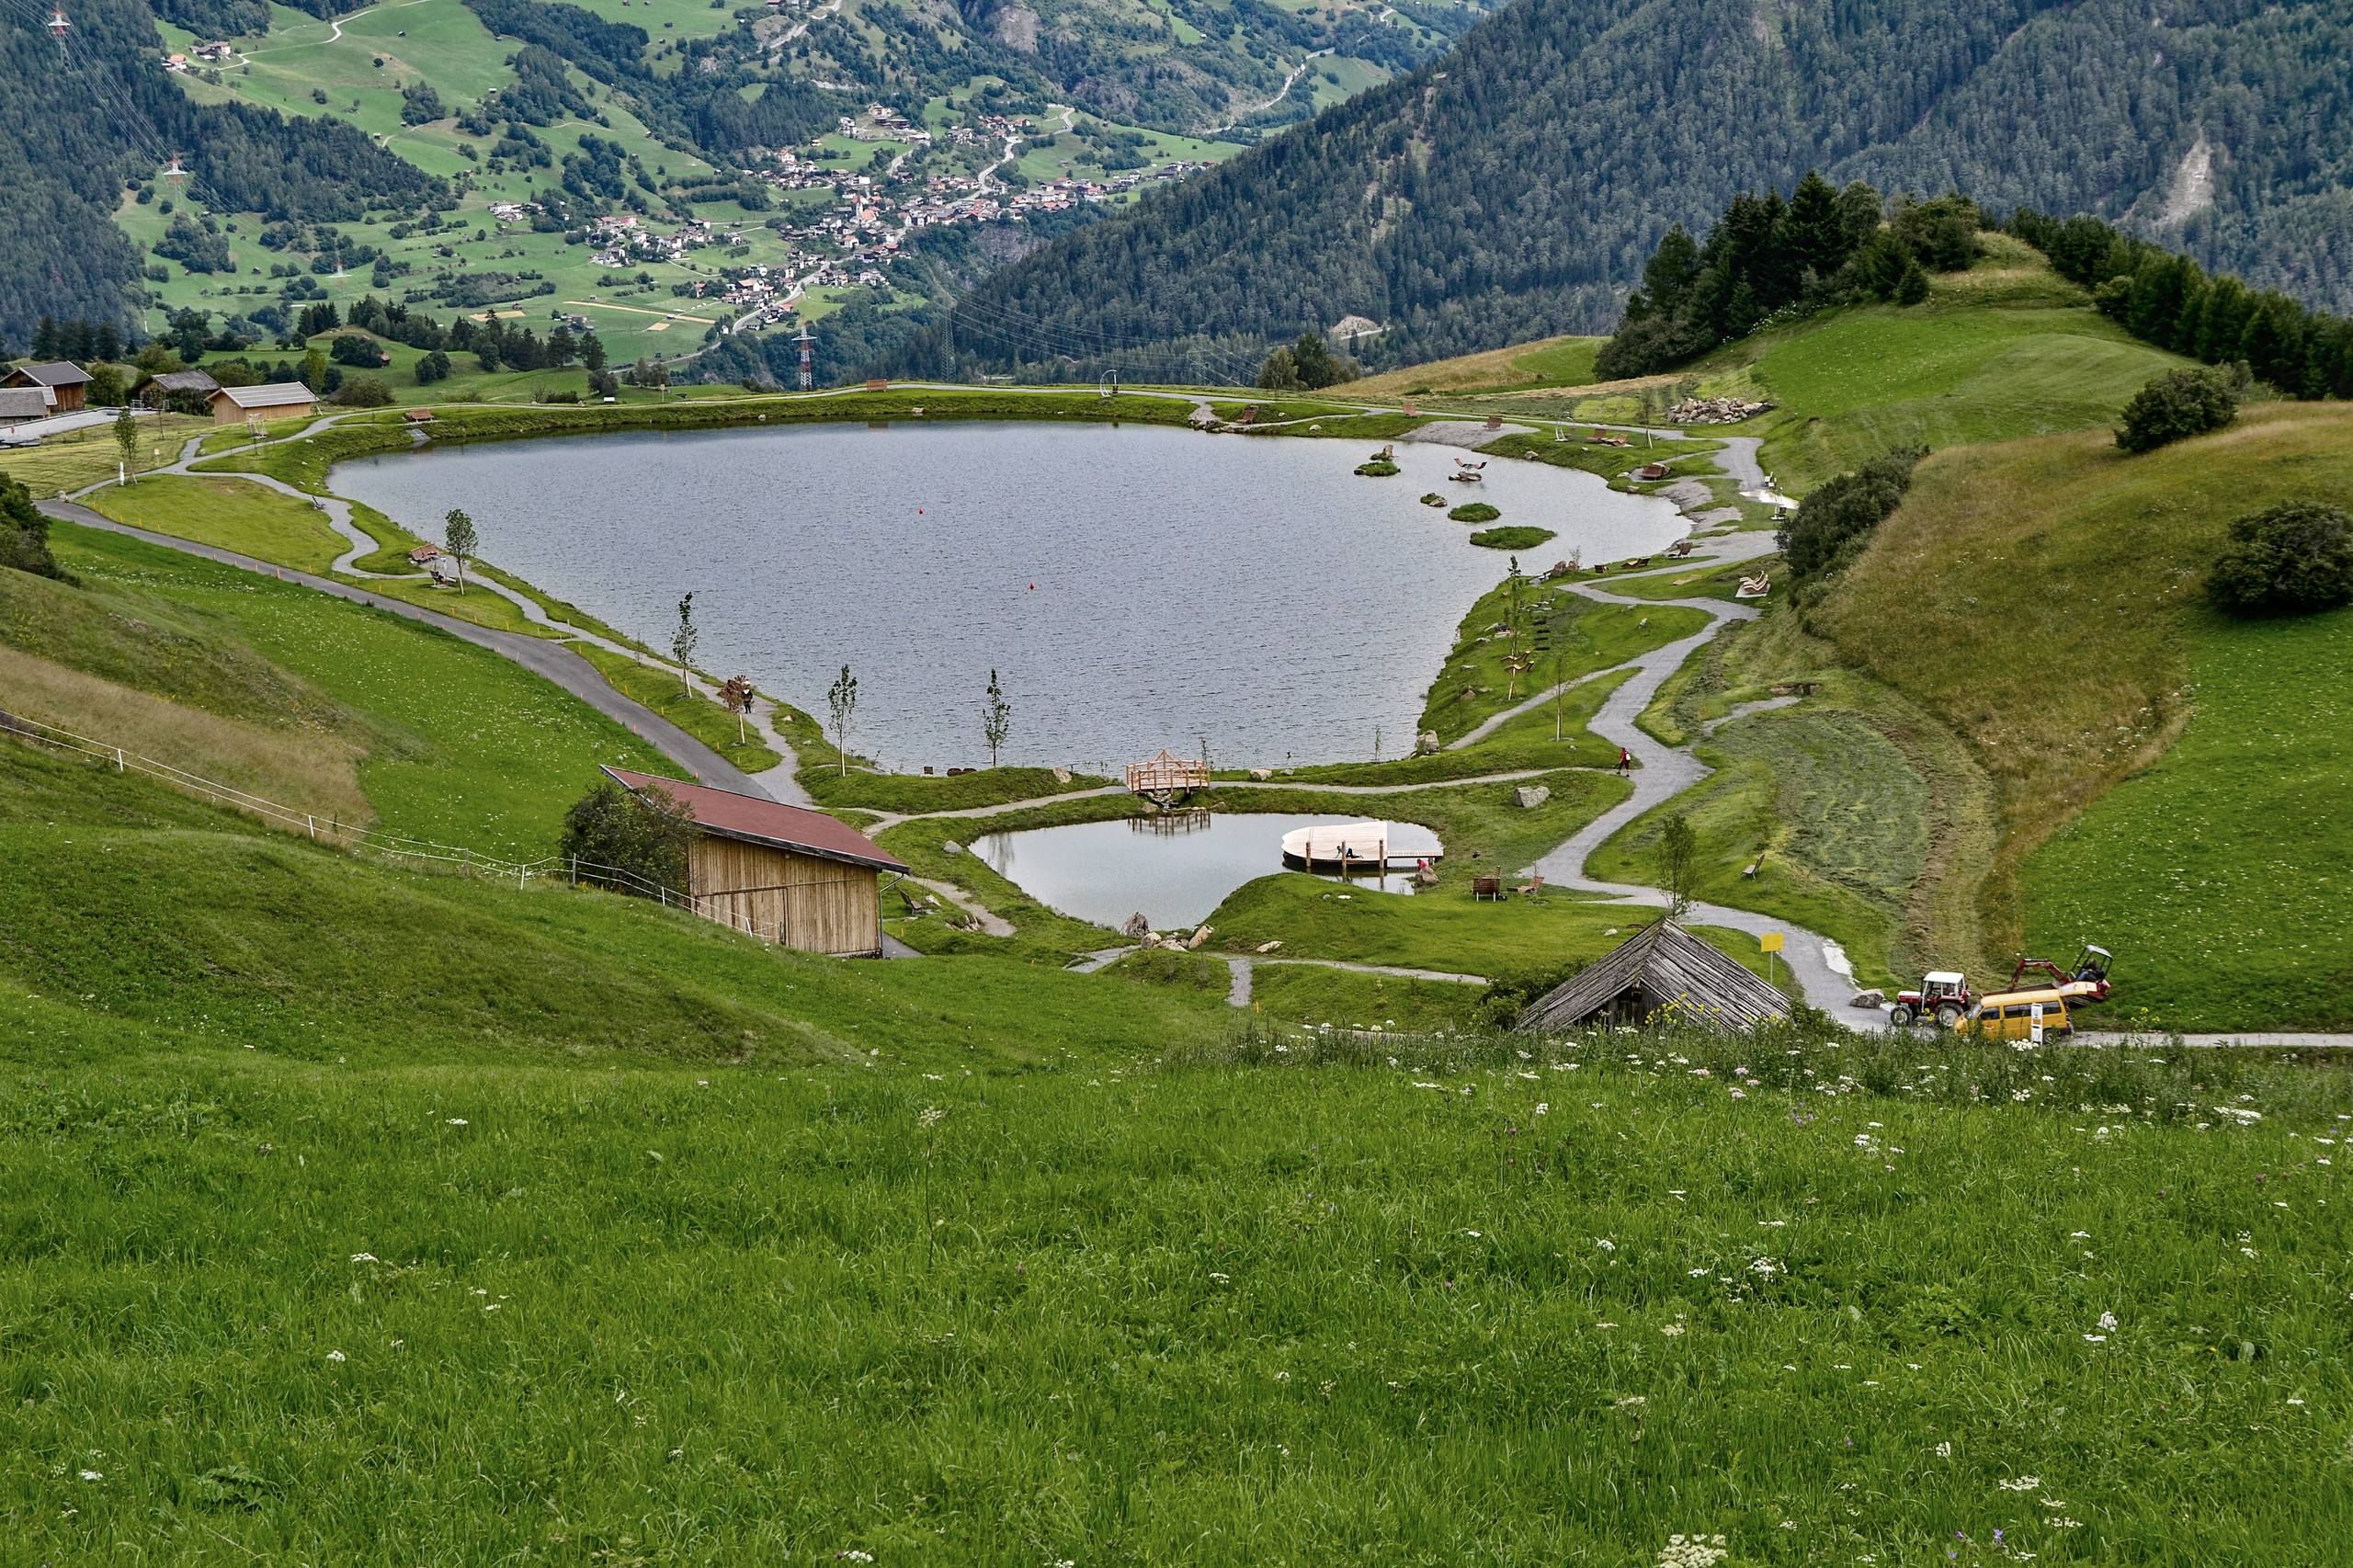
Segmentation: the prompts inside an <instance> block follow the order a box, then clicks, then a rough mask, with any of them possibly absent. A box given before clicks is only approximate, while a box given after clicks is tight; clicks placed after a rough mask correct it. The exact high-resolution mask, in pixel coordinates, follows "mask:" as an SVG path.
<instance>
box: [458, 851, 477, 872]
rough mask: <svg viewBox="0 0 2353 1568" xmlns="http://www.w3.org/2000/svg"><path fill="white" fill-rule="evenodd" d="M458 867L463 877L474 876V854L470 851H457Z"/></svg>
mask: <svg viewBox="0 0 2353 1568" xmlns="http://www.w3.org/2000/svg"><path fill="white" fill-rule="evenodd" d="M458 865H459V869H460V870H461V871H463V872H464V874H465V875H467V876H469V877H471V876H472V875H473V874H474V852H473V851H472V850H471V849H460V850H459V851H458Z"/></svg>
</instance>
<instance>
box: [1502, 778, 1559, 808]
mask: <svg viewBox="0 0 2353 1568" xmlns="http://www.w3.org/2000/svg"><path fill="white" fill-rule="evenodd" d="M1551 799H1552V790H1551V789H1550V788H1548V787H1547V786H1545V785H1542V784H1522V785H1521V786H1520V787H1519V788H1518V789H1517V790H1513V791H1512V792H1511V803H1512V804H1513V805H1515V806H1521V807H1525V808H1527V809H1528V810H1530V811H1533V810H1534V809H1535V808H1537V807H1538V806H1540V805H1542V804H1543V803H1544V802H1545V801H1549V800H1551Z"/></svg>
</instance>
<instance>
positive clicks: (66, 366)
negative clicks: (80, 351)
mask: <svg viewBox="0 0 2353 1568" xmlns="http://www.w3.org/2000/svg"><path fill="white" fill-rule="evenodd" d="M0 387H40V389H42V390H43V391H44V392H48V393H49V398H50V403H49V408H50V412H51V413H52V414H75V413H79V412H80V411H81V409H82V407H83V405H84V403H85V401H86V400H87V398H88V396H89V388H90V372H89V371H87V370H85V369H82V367H81V366H79V365H76V364H74V363H73V362H72V361H71V360H67V359H46V360H43V361H42V362H40V364H38V365H19V366H17V368H16V369H13V370H10V371H9V372H8V373H7V374H6V375H0Z"/></svg>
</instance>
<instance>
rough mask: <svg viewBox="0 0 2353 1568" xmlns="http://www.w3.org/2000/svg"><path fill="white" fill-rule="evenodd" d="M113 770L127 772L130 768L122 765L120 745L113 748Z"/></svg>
mask: <svg viewBox="0 0 2353 1568" xmlns="http://www.w3.org/2000/svg"><path fill="white" fill-rule="evenodd" d="M114 770H115V771H116V772H117V773H127V772H129V771H130V769H128V768H126V767H123V766H122V748H121V747H120V746H117V747H115V748H114Z"/></svg>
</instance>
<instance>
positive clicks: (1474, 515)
mask: <svg viewBox="0 0 2353 1568" xmlns="http://www.w3.org/2000/svg"><path fill="white" fill-rule="evenodd" d="M1447 516H1448V517H1451V518H1453V519H1454V520H1455V521H1456V522H1458V523H1492V522H1494V521H1495V519H1496V518H1497V517H1502V516H1503V514H1502V513H1501V512H1498V511H1496V510H1495V508H1494V507H1493V506H1488V505H1487V504H1486V503H1485V502H1484V501H1466V502H1464V503H1463V504H1462V505H1461V506H1457V507H1456V508H1455V509H1454V510H1453V511H1451V512H1449V513H1448V514H1447Z"/></svg>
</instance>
